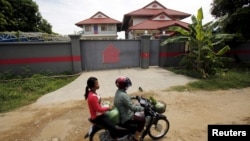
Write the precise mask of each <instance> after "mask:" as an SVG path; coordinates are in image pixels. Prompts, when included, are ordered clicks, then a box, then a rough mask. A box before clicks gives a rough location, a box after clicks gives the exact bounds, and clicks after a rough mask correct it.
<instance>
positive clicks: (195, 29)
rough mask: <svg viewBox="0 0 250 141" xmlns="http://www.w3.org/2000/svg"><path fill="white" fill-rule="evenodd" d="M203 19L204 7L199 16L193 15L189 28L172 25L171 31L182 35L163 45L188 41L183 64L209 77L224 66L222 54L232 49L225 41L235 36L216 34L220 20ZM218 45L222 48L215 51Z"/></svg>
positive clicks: (168, 40)
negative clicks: (205, 20)
mask: <svg viewBox="0 0 250 141" xmlns="http://www.w3.org/2000/svg"><path fill="white" fill-rule="evenodd" d="M202 19H203V12H202V8H200V9H199V10H198V13H197V17H195V16H192V24H190V25H189V30H186V29H184V28H182V27H179V26H172V27H170V28H169V29H168V30H169V31H174V32H177V33H180V34H181V35H176V36H173V37H171V38H168V39H166V40H165V41H163V42H162V43H161V45H162V46H164V45H166V44H169V43H175V42H186V44H187V46H188V47H189V53H188V54H186V55H184V57H183V58H182V60H181V62H182V65H184V66H185V67H186V68H187V69H191V70H193V71H195V72H198V74H200V75H201V76H202V77H203V78H207V77H209V76H210V75H214V74H216V70H217V68H219V67H222V66H223V60H224V59H226V58H225V57H222V55H223V54H224V53H225V52H227V51H229V50H230V47H229V46H228V45H225V44H224V43H225V41H226V40H230V39H232V38H233V37H234V36H233V35H231V34H219V33H216V34H214V33H213V29H214V27H216V26H217V25H218V22H209V23H207V24H205V25H203V24H202ZM218 46H220V49H218V51H215V47H218Z"/></svg>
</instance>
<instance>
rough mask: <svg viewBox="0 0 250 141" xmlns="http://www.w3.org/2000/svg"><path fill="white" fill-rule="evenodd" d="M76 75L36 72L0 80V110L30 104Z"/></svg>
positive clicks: (8, 109) (4, 110)
mask: <svg viewBox="0 0 250 141" xmlns="http://www.w3.org/2000/svg"><path fill="white" fill-rule="evenodd" d="M77 77H78V75H75V76H68V75H62V76H57V77H53V76H45V75H41V74H34V75H32V76H30V77H28V78H27V77H25V78H23V77H20V76H11V77H8V78H6V75H5V78H6V79H4V78H3V77H2V78H1V80H0V112H6V111H10V110H13V109H16V108H18V107H21V106H24V105H27V104H30V103H32V102H34V101H36V100H37V99H38V98H39V97H41V96H42V95H44V94H47V93H49V92H52V91H54V90H56V89H58V88H60V87H63V86H64V85H66V84H68V83H70V82H71V81H73V80H74V79H76V78H77Z"/></svg>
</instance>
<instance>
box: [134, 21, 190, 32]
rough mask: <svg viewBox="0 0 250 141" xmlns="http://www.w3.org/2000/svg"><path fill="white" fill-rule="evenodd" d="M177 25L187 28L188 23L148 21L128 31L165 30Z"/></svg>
mask: <svg viewBox="0 0 250 141" xmlns="http://www.w3.org/2000/svg"><path fill="white" fill-rule="evenodd" d="M173 25H179V26H181V27H183V28H188V25H189V24H188V23H185V22H181V21H178V20H168V21H163V20H148V21H145V22H142V23H139V24H137V25H135V26H131V27H129V30H159V29H162V28H167V27H169V26H173Z"/></svg>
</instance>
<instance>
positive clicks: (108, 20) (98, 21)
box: [75, 12, 121, 26]
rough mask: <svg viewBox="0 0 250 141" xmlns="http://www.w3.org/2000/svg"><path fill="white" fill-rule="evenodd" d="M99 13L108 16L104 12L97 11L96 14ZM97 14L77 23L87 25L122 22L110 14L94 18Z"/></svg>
mask: <svg viewBox="0 0 250 141" xmlns="http://www.w3.org/2000/svg"><path fill="white" fill-rule="evenodd" d="M97 14H102V15H104V16H106V15H105V14H103V13H102V12H97V13H96V14H95V15H97ZM95 15H93V16H92V17H91V18H88V19H85V20H82V21H80V22H78V23H76V24H75V25H77V26H81V25H86V24H121V22H120V21H118V20H115V19H112V18H110V17H108V16H106V18H94V16H95Z"/></svg>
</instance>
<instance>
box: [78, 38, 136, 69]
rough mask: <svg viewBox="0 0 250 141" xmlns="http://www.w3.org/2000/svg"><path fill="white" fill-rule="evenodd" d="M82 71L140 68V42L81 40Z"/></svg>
mask: <svg viewBox="0 0 250 141" xmlns="http://www.w3.org/2000/svg"><path fill="white" fill-rule="evenodd" d="M80 46H81V47H80V50H81V63H82V70H85V71H88V70H103V69H116V68H130V67H139V66H140V40H81V42H80Z"/></svg>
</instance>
